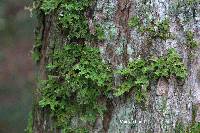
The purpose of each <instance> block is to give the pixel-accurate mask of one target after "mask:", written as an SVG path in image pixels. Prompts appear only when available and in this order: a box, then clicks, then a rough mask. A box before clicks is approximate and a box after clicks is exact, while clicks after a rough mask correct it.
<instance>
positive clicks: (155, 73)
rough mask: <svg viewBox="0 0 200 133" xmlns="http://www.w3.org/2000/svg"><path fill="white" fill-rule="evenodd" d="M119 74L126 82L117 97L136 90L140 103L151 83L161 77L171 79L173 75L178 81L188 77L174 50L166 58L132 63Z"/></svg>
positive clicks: (139, 60)
mask: <svg viewBox="0 0 200 133" xmlns="http://www.w3.org/2000/svg"><path fill="white" fill-rule="evenodd" d="M118 73H119V74H121V75H122V76H124V82H123V83H122V85H121V86H120V87H119V89H118V90H117V92H115V95H116V96H121V95H123V94H124V93H125V92H129V91H130V90H131V89H134V90H135V99H136V101H137V102H138V103H141V102H142V101H143V100H144V99H145V95H146V92H147V88H148V86H149V84H150V81H152V80H157V79H158V78H160V77H164V78H169V77H170V76H171V75H174V76H176V77H177V78H178V79H185V78H186V76H187V71H186V67H185V66H184V64H183V63H182V61H181V58H180V56H179V55H178V54H177V53H176V51H175V50H174V49H170V50H169V51H168V54H167V55H166V56H164V57H159V58H158V57H156V58H150V59H148V60H145V59H137V60H135V61H132V62H130V63H129V64H128V67H127V68H126V69H123V70H120V71H119V72H118Z"/></svg>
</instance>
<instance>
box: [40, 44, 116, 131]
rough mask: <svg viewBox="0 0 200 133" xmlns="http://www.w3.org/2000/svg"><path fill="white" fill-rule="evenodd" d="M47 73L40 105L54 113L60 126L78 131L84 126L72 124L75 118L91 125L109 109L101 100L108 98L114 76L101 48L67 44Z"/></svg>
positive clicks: (58, 51)
mask: <svg viewBox="0 0 200 133" xmlns="http://www.w3.org/2000/svg"><path fill="white" fill-rule="evenodd" d="M47 70H48V72H49V73H50V75H49V77H48V80H45V81H43V83H42V86H41V94H42V99H41V101H40V102H39V104H40V106H41V107H46V108H49V109H50V110H51V112H52V114H53V116H54V118H55V119H56V122H57V124H58V126H59V127H61V128H64V129H65V130H66V131H68V132H70V131H75V130H76V129H77V128H81V126H80V127H79V126H78V127H76V126H75V127H73V126H71V125H70V124H71V122H72V120H73V119H74V118H76V117H79V118H80V120H79V122H80V123H84V124H91V123H92V122H94V121H95V119H96V116H97V115H99V116H102V115H103V112H104V111H105V110H106V108H105V106H104V105H101V104H100V103H98V100H100V99H99V98H100V97H101V96H105V95H107V94H106V93H107V92H108V91H109V89H110V88H111V87H110V81H111V78H112V77H111V70H110V68H109V67H108V66H107V65H105V64H104V63H102V60H101V58H100V53H99V50H98V49H96V48H91V47H88V46H79V45H66V46H65V47H64V49H63V50H57V51H55V53H54V54H53V62H52V63H51V64H49V65H48V66H47ZM83 127H84V126H83Z"/></svg>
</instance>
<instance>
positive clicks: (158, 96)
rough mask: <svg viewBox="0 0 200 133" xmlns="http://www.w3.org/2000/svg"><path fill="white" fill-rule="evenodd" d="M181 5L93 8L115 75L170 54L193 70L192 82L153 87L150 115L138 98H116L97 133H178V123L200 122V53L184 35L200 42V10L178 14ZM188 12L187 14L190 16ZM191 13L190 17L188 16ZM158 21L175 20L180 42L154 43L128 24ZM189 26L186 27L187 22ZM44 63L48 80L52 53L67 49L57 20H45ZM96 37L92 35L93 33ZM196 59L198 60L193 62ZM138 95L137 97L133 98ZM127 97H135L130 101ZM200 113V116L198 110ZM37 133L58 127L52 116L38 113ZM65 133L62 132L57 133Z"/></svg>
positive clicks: (156, 0) (128, 0)
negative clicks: (136, 61)
mask: <svg viewBox="0 0 200 133" xmlns="http://www.w3.org/2000/svg"><path fill="white" fill-rule="evenodd" d="M176 2H177V1H173V0H151V1H148V0H146V1H145V0H97V1H96V4H95V6H94V7H93V10H94V14H93V17H92V18H89V24H90V27H92V25H93V22H97V23H98V24H100V25H101V26H102V27H103V29H104V32H105V36H106V39H105V40H104V41H100V42H97V45H98V47H99V48H100V50H101V54H102V57H103V59H104V60H105V61H106V62H108V63H109V64H111V65H112V68H113V69H114V70H116V69H121V68H124V67H125V66H126V65H127V63H128V61H131V60H133V59H135V58H138V57H142V58H143V57H146V56H147V55H158V56H160V55H163V54H166V52H167V49H169V48H175V49H176V50H177V51H178V53H179V54H180V55H181V57H182V58H183V61H184V64H185V65H186V66H187V69H188V77H187V79H186V80H185V82H184V83H179V82H178V81H177V80H176V79H175V78H174V77H171V78H170V79H168V80H166V79H159V81H156V82H153V83H151V87H150V88H151V89H150V92H149V93H148V100H147V102H146V103H145V104H146V109H143V108H141V107H140V106H138V105H137V104H136V103H135V100H134V97H133V95H132V94H129V95H128V96H124V97H120V98H116V99H114V100H113V101H110V103H109V104H108V109H109V110H108V113H106V114H105V116H104V119H103V120H101V119H100V118H99V119H97V121H96V124H95V126H94V129H91V132H94V133H98V132H102V133H104V132H105V133H173V132H174V129H175V127H176V125H177V123H183V124H184V125H185V126H187V125H189V124H191V123H192V122H193V121H195V122H199V121H200V107H199V104H200V49H199V48H195V49H193V50H191V49H189V48H188V47H187V45H186V36H185V33H184V31H187V30H191V31H193V32H194V35H195V39H196V40H197V41H198V42H199V41H200V11H199V9H200V5H199V3H198V4H196V5H195V6H193V7H191V8H190V7H186V8H185V9H184V8H183V9H182V8H181V9H180V10H181V11H179V12H178V11H176V9H174V8H172V7H173V5H174V4H175V3H176ZM186 9H187V11H186ZM185 12H186V13H185ZM144 13H146V14H147V16H148V17H151V18H153V17H155V18H156V21H161V20H163V19H165V18H166V17H169V18H170V31H171V32H172V33H173V34H174V37H175V39H167V40H166V41H163V40H160V39H153V40H152V41H151V43H149V40H148V37H147V35H145V34H144V35H142V34H140V33H139V32H138V31H137V30H136V29H134V28H132V29H131V28H129V27H128V21H129V19H130V18H131V17H133V16H135V15H139V16H142V15H143V14H144ZM187 16H188V18H189V19H188V20H187V21H186V22H185V21H184V19H185V17H187ZM43 19H44V20H43V26H41V29H42V30H41V29H40V30H41V31H42V34H43V35H42V40H43V41H42V50H41V52H42V58H41V62H40V68H41V69H40V72H41V76H42V78H45V74H44V73H45V72H44V70H45V68H44V66H45V64H46V62H48V61H49V60H50V58H48V53H49V52H52V50H54V49H55V48H56V47H62V46H57V44H59V43H61V44H64V43H65V35H63V34H62V32H61V31H60V30H58V28H57V26H56V24H55V23H56V21H55V20H54V15H48V16H45V17H44V18H43ZM91 32H92V30H91ZM191 53H192V54H193V55H194V56H193V57H192V59H191V58H190V55H191ZM114 79H115V83H114V86H117V85H119V84H120V83H121V82H120V79H121V78H120V77H119V76H118V75H114ZM133 93H134V92H133ZM127 97H130V98H129V99H127ZM196 107H197V110H196V112H195V115H194V113H193V112H194V108H196ZM35 110H36V111H35V116H34V118H35V120H34V122H35V124H34V130H33V131H34V132H35V133H44V132H50V131H49V129H50V128H51V127H52V122H51V120H50V119H48V115H47V113H46V112H47V111H44V110H40V109H37V108H35ZM54 132H60V131H54Z"/></svg>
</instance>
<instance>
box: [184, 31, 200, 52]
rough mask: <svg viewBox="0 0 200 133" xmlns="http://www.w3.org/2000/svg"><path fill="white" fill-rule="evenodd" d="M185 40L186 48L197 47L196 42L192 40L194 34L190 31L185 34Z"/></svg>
mask: <svg viewBox="0 0 200 133" xmlns="http://www.w3.org/2000/svg"><path fill="white" fill-rule="evenodd" d="M186 40H187V42H186V43H187V46H188V47H189V48H192V49H193V48H196V47H197V46H198V43H197V41H196V40H194V33H193V32H192V31H187V32H186Z"/></svg>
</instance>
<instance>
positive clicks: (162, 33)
mask: <svg viewBox="0 0 200 133" xmlns="http://www.w3.org/2000/svg"><path fill="white" fill-rule="evenodd" d="M128 25H129V27H131V28H136V29H137V30H138V31H139V32H140V33H141V34H144V33H148V35H149V37H150V39H157V38H160V39H162V40H167V39H169V38H171V33H170V26H169V19H167V18H166V19H164V20H162V21H161V22H157V23H155V22H154V21H153V20H148V22H147V24H144V23H143V22H142V21H141V20H140V18H139V17H137V16H134V17H132V18H131V19H130V20H129V22H128Z"/></svg>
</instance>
